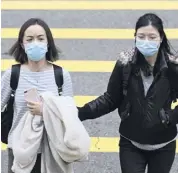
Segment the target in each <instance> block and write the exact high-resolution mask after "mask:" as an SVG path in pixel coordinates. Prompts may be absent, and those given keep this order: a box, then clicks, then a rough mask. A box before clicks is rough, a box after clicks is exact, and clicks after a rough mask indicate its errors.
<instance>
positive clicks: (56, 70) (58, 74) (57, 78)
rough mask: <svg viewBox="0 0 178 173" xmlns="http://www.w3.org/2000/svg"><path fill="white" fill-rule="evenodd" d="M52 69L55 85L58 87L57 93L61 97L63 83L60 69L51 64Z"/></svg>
mask: <svg viewBox="0 0 178 173" xmlns="http://www.w3.org/2000/svg"><path fill="white" fill-rule="evenodd" d="M53 68H54V76H55V81H56V85H57V87H58V93H59V95H61V92H62V85H63V83H64V81H63V71H62V67H60V66H57V65H55V64H53Z"/></svg>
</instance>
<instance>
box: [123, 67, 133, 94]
mask: <svg viewBox="0 0 178 173" xmlns="http://www.w3.org/2000/svg"><path fill="white" fill-rule="evenodd" d="M122 73H123V74H122V87H123V95H124V96H127V89H128V82H129V77H130V74H131V65H130V64H128V65H126V66H124V67H123V69H122Z"/></svg>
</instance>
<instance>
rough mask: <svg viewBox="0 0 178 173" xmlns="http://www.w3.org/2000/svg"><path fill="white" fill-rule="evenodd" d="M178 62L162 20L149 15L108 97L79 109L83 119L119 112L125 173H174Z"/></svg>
mask: <svg viewBox="0 0 178 173" xmlns="http://www.w3.org/2000/svg"><path fill="white" fill-rule="evenodd" d="M176 98H178V58H176V57H175V56H173V54H172V53H171V51H170V47H169V43H168V40H167V37H166V34H165V32H164V28H163V23H162V20H161V19H160V18H159V17H158V16H156V15H155V14H150V13H149V14H145V15H143V16H141V17H140V18H139V20H138V22H137V23H136V28H135V48H134V49H132V50H129V51H126V52H121V53H120V55H119V57H118V60H117V62H116V65H115V67H114V70H113V72H112V74H111V77H110V80H109V83H108V87H107V91H106V92H105V93H104V94H103V95H102V96H100V97H98V98H97V99H96V100H93V101H91V102H89V103H87V104H85V105H84V106H83V107H81V108H79V118H80V119H81V120H82V121H83V120H86V119H94V118H98V117H100V116H102V115H105V114H107V113H110V112H112V111H114V110H115V109H118V112H119V115H120V117H121V124H120V128H119V131H120V161H121V169H122V173H144V172H145V169H146V166H147V165H148V173H169V171H170V169H171V166H172V164H173V161H174V157H175V149H176V140H175V138H176V135H177V128H176V123H178V106H177V107H176V108H175V109H174V110H172V109H171V103H172V102H173V101H176Z"/></svg>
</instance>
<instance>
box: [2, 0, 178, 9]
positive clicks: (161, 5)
mask: <svg viewBox="0 0 178 173" xmlns="http://www.w3.org/2000/svg"><path fill="white" fill-rule="evenodd" d="M1 5H2V7H1V9H2V10H177V9H178V2H177V1H52V3H51V1H36V2H35V3H34V1H2V2H1Z"/></svg>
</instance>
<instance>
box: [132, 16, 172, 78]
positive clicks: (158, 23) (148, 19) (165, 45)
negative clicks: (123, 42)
mask: <svg viewBox="0 0 178 173" xmlns="http://www.w3.org/2000/svg"><path fill="white" fill-rule="evenodd" d="M149 25H151V26H153V27H154V28H156V29H157V30H158V32H159V34H160V37H161V39H162V42H161V44H160V48H159V52H158V58H157V61H156V64H155V66H156V65H157V62H158V61H159V58H160V56H161V54H164V55H165V56H164V57H165V58H166V61H167V60H168V54H170V55H172V52H171V48H170V43H169V41H168V39H167V36H166V33H165V32H164V27H163V21H162V20H161V19H160V18H159V17H158V16H157V15H156V14H153V13H147V14H145V15H143V16H141V17H140V18H139V19H138V21H137V23H136V26H135V36H136V34H137V30H138V29H139V28H141V27H145V26H149ZM135 56H136V58H137V60H136V62H137V65H138V66H139V67H140V68H141V69H142V71H143V73H144V75H145V76H149V75H150V74H151V71H150V65H149V64H148V62H147V61H146V60H145V58H144V57H143V55H142V54H141V53H140V52H139V51H138V49H137V48H135ZM155 69H156V67H155Z"/></svg>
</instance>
